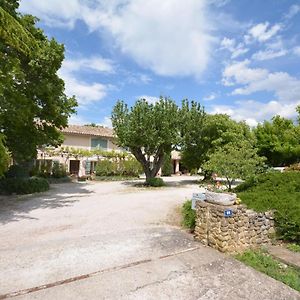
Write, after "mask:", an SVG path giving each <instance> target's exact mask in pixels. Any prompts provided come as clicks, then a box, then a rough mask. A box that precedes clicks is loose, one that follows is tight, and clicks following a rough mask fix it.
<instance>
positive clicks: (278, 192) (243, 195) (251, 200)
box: [235, 172, 300, 243]
mask: <svg viewBox="0 0 300 300" xmlns="http://www.w3.org/2000/svg"><path fill="white" fill-rule="evenodd" d="M235 191H236V192H238V197H239V198H240V199H242V202H243V203H245V204H246V205H247V206H248V207H249V208H252V209H254V210H256V211H268V210H275V221H276V231H277V234H278V235H279V237H280V238H283V239H286V240H290V241H294V242H296V243H299V242H300V176H299V173H298V172H284V173H280V172H270V173H266V174H261V175H259V176H257V177H256V178H252V179H251V180H249V181H246V182H245V183H243V184H241V185H240V186H238V187H237V188H236V189H235Z"/></svg>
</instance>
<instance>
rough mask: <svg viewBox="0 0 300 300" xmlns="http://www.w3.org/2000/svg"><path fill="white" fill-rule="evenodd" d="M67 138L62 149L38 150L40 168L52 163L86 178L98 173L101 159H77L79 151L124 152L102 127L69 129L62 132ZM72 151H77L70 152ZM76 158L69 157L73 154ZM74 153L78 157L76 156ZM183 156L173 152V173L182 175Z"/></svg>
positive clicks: (97, 157)
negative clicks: (41, 165)
mask: <svg viewBox="0 0 300 300" xmlns="http://www.w3.org/2000/svg"><path fill="white" fill-rule="evenodd" d="M62 133H63V135H64V142H63V143H62V145H61V146H60V147H59V148H56V149H52V151H49V149H46V148H45V149H39V150H38V155H37V164H43V165H49V166H51V165H52V164H53V162H58V163H61V164H64V165H65V167H66V170H67V172H68V173H70V174H74V175H78V176H84V175H89V174H92V173H93V172H94V171H95V168H96V165H97V162H98V161H99V156H96V155H95V156H94V157H91V156H84V154H83V155H82V154H80V151H78V152H79V154H78V155H76V150H83V151H81V153H84V150H88V151H91V150H96V149H99V150H103V151H116V152H123V151H124V149H121V148H120V147H118V146H117V145H116V142H115V136H114V132H113V130H112V129H110V128H107V127H103V126H86V125H84V126H82V125H69V126H68V127H67V128H64V129H63V130H62ZM70 149H72V150H75V151H70ZM72 152H73V154H70V153H72ZM74 153H75V154H74ZM179 163H180V153H179V152H177V151H173V152H172V166H173V173H174V174H179V173H180V169H179V167H180V165H179Z"/></svg>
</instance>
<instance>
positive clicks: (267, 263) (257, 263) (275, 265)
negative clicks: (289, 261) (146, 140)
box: [236, 250, 300, 292]
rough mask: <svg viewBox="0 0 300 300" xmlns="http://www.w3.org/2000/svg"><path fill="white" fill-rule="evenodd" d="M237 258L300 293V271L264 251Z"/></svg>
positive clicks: (240, 255)
mask: <svg viewBox="0 0 300 300" xmlns="http://www.w3.org/2000/svg"><path fill="white" fill-rule="evenodd" d="M236 258H237V259H238V260H239V261H241V262H243V263H244V264H246V265H248V266H250V267H252V268H254V269H256V270H257V271H260V272H262V273H265V274H267V275H268V276H270V277H272V278H274V279H276V280H278V281H281V282H283V283H285V284H286V285H288V286H290V287H291V288H293V289H295V290H297V291H299V292H300V270H299V269H296V268H294V267H291V266H287V265H285V264H283V263H281V262H280V261H278V260H276V259H274V258H273V257H272V256H270V255H269V254H268V253H267V252H265V251H262V250H256V251H254V250H248V251H245V252H244V253H243V254H238V255H236Z"/></svg>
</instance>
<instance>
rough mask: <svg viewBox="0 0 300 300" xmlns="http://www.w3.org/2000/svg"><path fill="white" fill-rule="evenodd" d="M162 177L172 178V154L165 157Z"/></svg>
mask: <svg viewBox="0 0 300 300" xmlns="http://www.w3.org/2000/svg"><path fill="white" fill-rule="evenodd" d="M161 172H162V176H171V175H172V173H173V165H172V159H171V154H169V155H166V156H165V160H164V164H163V166H162V169H161Z"/></svg>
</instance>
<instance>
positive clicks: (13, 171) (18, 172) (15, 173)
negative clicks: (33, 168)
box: [5, 165, 29, 178]
mask: <svg viewBox="0 0 300 300" xmlns="http://www.w3.org/2000/svg"><path fill="white" fill-rule="evenodd" d="M5 177H6V178H26V177H29V171H28V170H27V169H26V168H24V166H21V165H11V166H10V167H9V169H8V170H7V172H6V173H5Z"/></svg>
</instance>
